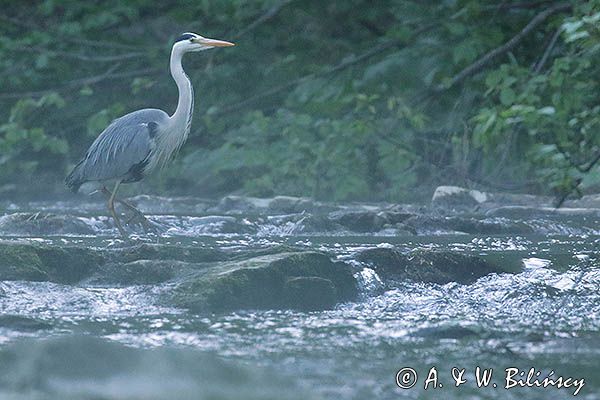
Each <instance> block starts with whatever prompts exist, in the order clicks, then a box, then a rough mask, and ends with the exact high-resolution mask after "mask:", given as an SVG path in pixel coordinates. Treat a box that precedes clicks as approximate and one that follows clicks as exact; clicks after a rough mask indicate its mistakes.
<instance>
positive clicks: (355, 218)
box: [329, 211, 390, 232]
mask: <svg viewBox="0 0 600 400" xmlns="http://www.w3.org/2000/svg"><path fill="white" fill-rule="evenodd" d="M329 219H331V220H332V221H333V222H335V223H337V224H339V225H341V226H343V227H345V228H346V229H349V230H351V231H354V232H378V231H380V230H381V229H383V227H384V225H386V224H389V222H390V221H389V219H388V218H387V215H386V214H385V213H382V212H379V211H335V212H332V213H330V214H329Z"/></svg>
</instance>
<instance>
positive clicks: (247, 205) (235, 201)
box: [208, 196, 270, 214]
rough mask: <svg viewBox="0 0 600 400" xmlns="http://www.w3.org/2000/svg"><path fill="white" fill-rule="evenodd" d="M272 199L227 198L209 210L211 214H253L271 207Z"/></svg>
mask: <svg viewBox="0 0 600 400" xmlns="http://www.w3.org/2000/svg"><path fill="white" fill-rule="evenodd" d="M269 202H270V199H259V198H257V197H243V196H227V197H223V198H222V199H221V201H219V204H217V205H216V206H215V207H212V208H210V209H209V210H208V212H211V213H228V214H248V213H249V214H251V213H255V212H257V211H258V210H260V209H266V208H267V207H268V206H269Z"/></svg>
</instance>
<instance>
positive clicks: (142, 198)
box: [127, 194, 214, 215]
mask: <svg viewBox="0 0 600 400" xmlns="http://www.w3.org/2000/svg"><path fill="white" fill-rule="evenodd" d="M127 200H128V201H129V202H131V203H132V204H133V205H134V206H135V207H137V208H138V209H139V210H140V211H142V212H144V213H152V214H181V213H186V214H187V215H194V214H201V213H205V212H206V210H207V209H208V208H210V207H211V206H213V205H214V202H212V201H210V200H205V199H199V198H196V197H161V196H150V195H145V194H142V195H138V196H135V197H130V198H129V199H127Z"/></svg>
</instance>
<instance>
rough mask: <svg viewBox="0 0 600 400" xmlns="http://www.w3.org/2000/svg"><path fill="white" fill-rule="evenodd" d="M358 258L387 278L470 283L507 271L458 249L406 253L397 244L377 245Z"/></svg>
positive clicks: (364, 251)
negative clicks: (397, 247) (389, 245)
mask: <svg viewBox="0 0 600 400" xmlns="http://www.w3.org/2000/svg"><path fill="white" fill-rule="evenodd" d="M357 259H358V260H359V261H361V262H363V263H365V264H367V265H369V266H370V267H371V268H373V269H374V270H375V271H376V272H377V274H378V275H379V276H380V277H381V278H382V279H383V280H384V281H386V280H392V281H400V280H413V281H419V282H431V283H438V284H445V283H448V282H458V283H463V284H468V283H472V282H474V281H475V280H477V279H478V278H480V277H482V276H484V275H487V274H491V273H500V272H505V271H504V270H502V269H500V268H498V267H496V266H495V265H492V264H490V263H488V262H487V261H485V260H484V259H482V258H480V257H477V256H472V255H468V254H464V253H459V252H454V251H441V250H435V251H434V250H421V249H419V250H415V251H412V252H410V253H407V254H404V253H402V252H400V251H399V250H397V249H393V248H373V249H367V250H363V251H362V252H361V253H359V254H358V256H357Z"/></svg>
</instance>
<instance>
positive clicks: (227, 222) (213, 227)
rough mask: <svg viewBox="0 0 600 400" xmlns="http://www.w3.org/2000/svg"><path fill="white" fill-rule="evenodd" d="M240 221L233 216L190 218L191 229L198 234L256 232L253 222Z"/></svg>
mask: <svg viewBox="0 0 600 400" xmlns="http://www.w3.org/2000/svg"><path fill="white" fill-rule="evenodd" d="M244 221H245V220H242V221H239V220H238V219H237V218H235V217H232V216H219V215H209V216H206V217H192V218H189V219H188V222H189V224H190V226H189V228H188V229H189V230H190V231H192V232H193V233H194V234H196V235H205V234H214V233H235V234H246V233H254V232H256V227H255V226H254V225H253V224H251V223H245V222H244Z"/></svg>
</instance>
